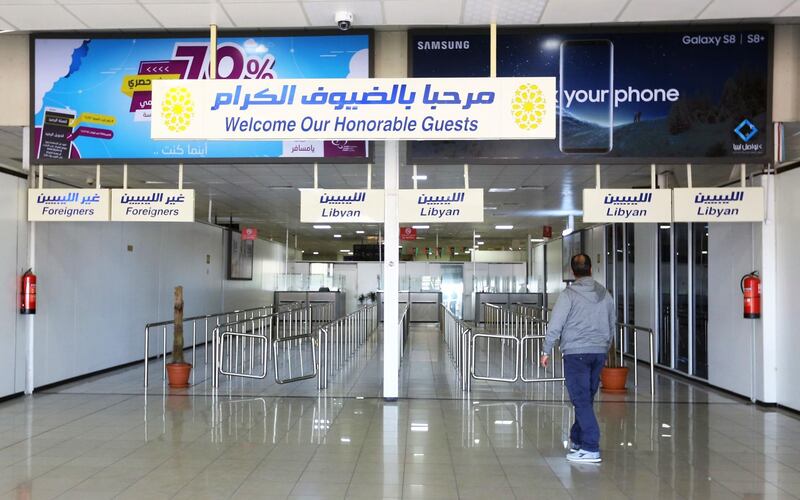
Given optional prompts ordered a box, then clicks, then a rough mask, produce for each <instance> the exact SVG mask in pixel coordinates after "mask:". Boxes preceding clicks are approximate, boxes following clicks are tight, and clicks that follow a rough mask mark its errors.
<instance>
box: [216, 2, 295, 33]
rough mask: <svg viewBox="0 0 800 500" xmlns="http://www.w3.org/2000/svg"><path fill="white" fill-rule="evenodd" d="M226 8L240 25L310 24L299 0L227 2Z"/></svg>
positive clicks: (276, 25) (280, 25) (277, 26)
mask: <svg viewBox="0 0 800 500" xmlns="http://www.w3.org/2000/svg"><path fill="white" fill-rule="evenodd" d="M224 8H225V11H226V12H227V13H228V15H229V16H230V17H231V19H232V20H233V22H234V23H235V24H236V26H239V27H258V28H260V27H264V26H270V27H274V28H285V27H300V26H308V21H307V19H306V16H305V14H304V13H303V9H302V7H300V4H299V3H297V2H259V3H258V4H253V3H226V4H225V6H224Z"/></svg>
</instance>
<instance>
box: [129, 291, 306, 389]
mask: <svg viewBox="0 0 800 500" xmlns="http://www.w3.org/2000/svg"><path fill="white" fill-rule="evenodd" d="M297 307H301V304H284V305H277V306H276V305H264V306H258V307H251V308H250V309H236V310H233V311H227V312H221V313H216V314H206V315H202V316H192V317H190V318H184V320H183V328H184V331H187V330H189V329H191V332H192V365H193V366H197V356H196V354H197V353H196V351H197V333H198V328H199V329H200V330H201V331H202V334H203V346H204V347H205V351H204V356H203V358H204V361H205V362H206V363H207V362H208V340H209V333H210V332H211V331H212V330H213V328H214V327H215V326H218V325H220V324H221V323H230V322H232V321H234V322H238V321H240V320H245V319H246V320H250V321H252V320H260V319H261V318H266V317H267V316H270V315H272V314H273V313H275V312H276V311H279V310H289V309H293V308H297ZM209 324H210V325H211V327H209ZM170 327H174V321H173V320H168V321H159V322H156V323H148V324H146V325H145V327H144V386H145V387H147V385H148V383H149V372H148V369H149V364H150V333H151V330H155V329H159V330H160V332H161V346H162V347H161V349H162V350H161V353H160V354H157V355H156V356H157V357H161V358H162V367H161V380H165V379H166V377H167V336H168V331H169V329H170ZM195 373H196V371H195V370H193V371H192V381H194V375H195Z"/></svg>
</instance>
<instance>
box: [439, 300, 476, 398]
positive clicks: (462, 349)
mask: <svg viewBox="0 0 800 500" xmlns="http://www.w3.org/2000/svg"><path fill="white" fill-rule="evenodd" d="M439 307H441V309H442V312H441V314H440V316H439V317H441V318H442V322H441V323H440V328H441V333H442V336H443V337H444V342H445V344H446V345H447V352H448V354H449V355H450V360H451V361H452V362H453V365H455V367H456V370H457V371H458V375H459V377H460V379H461V390H462V391H469V389H470V372H469V366H470V363H469V356H470V346H471V339H472V328H471V327H470V326H469V325H467V324H466V323H464V321H462V320H461V319H459V318H458V317H457V316H456V315H455V314H453V312H452V311H450V309H448V308H447V306H446V305H444V304H440V305H439Z"/></svg>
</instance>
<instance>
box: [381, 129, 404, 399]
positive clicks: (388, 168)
mask: <svg viewBox="0 0 800 500" xmlns="http://www.w3.org/2000/svg"><path fill="white" fill-rule="evenodd" d="M399 174H400V144H399V143H398V141H386V143H385V161H384V179H385V180H384V196H385V202H386V207H385V214H384V215H385V218H384V223H383V234H384V237H383V241H384V243H385V245H384V255H383V298H384V307H383V398H384V399H387V400H394V399H397V397H398V395H399V393H400V373H399V372H400V354H401V353H400V329H399V327H398V322H399V320H400V318H399V308H400V294H399V288H400V272H399V269H400V251H399V250H398V247H399V244H400V223H399V220H400V218H399V206H398V190H399V185H400V179H399V177H400V176H399Z"/></svg>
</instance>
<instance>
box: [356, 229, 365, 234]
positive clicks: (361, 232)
mask: <svg viewBox="0 0 800 500" xmlns="http://www.w3.org/2000/svg"><path fill="white" fill-rule="evenodd" d="M356 234H364V231H362V230H361V229H359V230H358V231H356Z"/></svg>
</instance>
